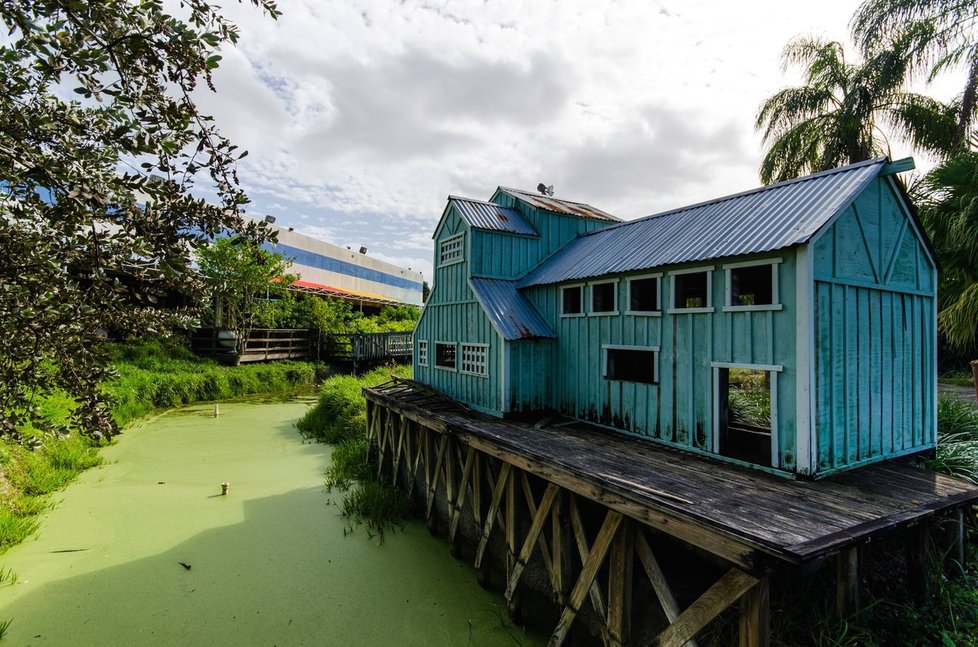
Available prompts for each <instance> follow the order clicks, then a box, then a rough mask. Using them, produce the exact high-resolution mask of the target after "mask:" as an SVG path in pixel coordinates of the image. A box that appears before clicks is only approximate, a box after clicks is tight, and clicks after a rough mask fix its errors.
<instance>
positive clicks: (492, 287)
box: [469, 278, 556, 341]
mask: <svg viewBox="0 0 978 647" xmlns="http://www.w3.org/2000/svg"><path fill="white" fill-rule="evenodd" d="M469 285H471V286H472V291H473V292H475V296H476V298H477V299H478V300H479V303H481V304H482V309H483V310H485V312H486V315H488V317H489V319H490V320H491V321H492V323H493V326H494V327H495V328H496V330H498V331H499V334H501V335H502V336H503V338H504V339H506V340H507V341H512V340H514V339H537V338H540V337H555V336H556V335H554V332H553V330H551V329H550V326H549V325H547V322H546V321H544V319H543V317H542V316H541V315H540V313H539V312H537V309H536V308H534V307H533V304H532V303H530V302H529V300H527V298H526V297H524V296H523V295H522V294H520V293H519V292H517V291H516V283H515V282H513V281H500V280H497V279H475V278H473V279H469Z"/></svg>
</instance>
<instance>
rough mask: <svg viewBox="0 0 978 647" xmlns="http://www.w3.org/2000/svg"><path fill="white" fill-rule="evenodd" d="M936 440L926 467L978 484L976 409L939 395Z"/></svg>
mask: <svg viewBox="0 0 978 647" xmlns="http://www.w3.org/2000/svg"><path fill="white" fill-rule="evenodd" d="M937 439H938V443H937V450H936V451H935V453H934V458H933V459H931V460H930V461H928V463H927V467H929V468H930V469H932V470H935V471H937V472H944V473H945V474H951V475H953V476H958V477H960V478H964V479H967V480H969V481H971V482H972V483H978V409H976V408H975V406H974V405H972V404H970V403H968V402H966V401H965V400H962V399H960V398H958V397H955V396H954V395H952V394H949V393H944V394H941V397H940V398H939V399H938V401H937Z"/></svg>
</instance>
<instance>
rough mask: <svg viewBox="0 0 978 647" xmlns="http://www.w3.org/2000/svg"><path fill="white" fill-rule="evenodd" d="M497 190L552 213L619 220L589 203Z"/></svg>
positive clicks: (502, 189) (500, 188) (612, 220)
mask: <svg viewBox="0 0 978 647" xmlns="http://www.w3.org/2000/svg"><path fill="white" fill-rule="evenodd" d="M499 190H500V191H502V192H504V193H508V194H510V195H511V196H513V197H514V198H519V199H520V200H523V201H524V202H528V203H530V204H531V205H533V206H534V207H537V208H538V209H546V210H547V211H552V212H554V213H567V214H571V215H573V216H581V217H582V218H594V219H596V220H609V221H611V222H621V218H616V217H615V216H613V215H611V214H610V213H605V212H604V211H601V209H598V208H596V207H592V206H591V205H589V204H584V203H583V202H571V201H570V200H560V199H558V198H551V197H548V196H545V195H540V194H539V193H531V192H529V191H520V190H519V189H508V188H506V187H504V186H501V187H499Z"/></svg>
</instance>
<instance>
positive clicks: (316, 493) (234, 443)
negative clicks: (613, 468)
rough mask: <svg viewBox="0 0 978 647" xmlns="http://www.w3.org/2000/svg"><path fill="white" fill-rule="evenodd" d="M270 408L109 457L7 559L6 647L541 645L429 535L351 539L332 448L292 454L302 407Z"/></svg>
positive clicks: (141, 441) (177, 428)
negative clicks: (327, 481)
mask: <svg viewBox="0 0 978 647" xmlns="http://www.w3.org/2000/svg"><path fill="white" fill-rule="evenodd" d="M222 405H223V403H222ZM192 408H193V407H192ZM275 408H276V407H264V406H261V407H258V406H251V405H241V404H238V405H234V406H228V415H227V417H224V416H222V417H221V418H218V419H217V420H216V421H214V423H215V424H213V425H212V424H207V423H206V421H204V424H202V421H201V420H200V419H198V418H194V417H188V416H187V415H186V414H180V415H173V414H172V413H171V414H167V415H165V416H162V417H160V418H159V419H157V420H156V421H154V422H153V423H151V424H148V425H147V426H145V427H143V428H142V429H140V430H139V432H138V433H137V434H134V435H133V436H132V437H130V438H127V439H125V440H123V441H120V443H119V445H118V446H113V448H110V449H112V450H116V451H115V453H116V454H118V456H116V457H115V458H116V459H117V460H116V462H114V463H113V464H111V465H109V466H107V467H105V468H103V469H101V470H96V471H94V472H89V473H87V474H86V475H85V477H86V478H83V480H82V481H81V482H79V483H78V484H76V485H74V486H72V487H71V488H69V490H68V491H66V492H65V501H64V503H63V504H62V505H61V506H59V508H57V509H56V510H54V511H53V512H52V513H51V514H49V515H48V517H46V518H45V520H44V524H43V526H42V529H41V533H40V536H39V538H38V539H37V540H36V541H33V542H28V543H25V544H23V545H22V546H18V547H16V548H14V549H12V550H11V551H10V552H9V553H8V554H7V555H4V556H3V557H0V562H6V563H7V565H8V566H9V567H10V568H12V569H13V570H14V571H16V572H17V573H18V574H19V576H20V579H21V581H22V582H23V583H18V584H16V585H13V586H8V587H2V588H0V608H2V609H3V611H2V612H0V620H3V619H8V618H12V619H13V624H12V625H11V627H10V630H9V632H8V634H7V636H6V640H5V642H4V644H8V643H9V644H11V645H13V644H16V645H175V644H181V645H189V644H200V645H394V644H396V645H469V644H471V645H516V644H526V645H530V644H538V642H539V641H538V640H536V639H533V638H530V637H527V636H524V635H523V634H522V633H521V632H520V630H518V629H516V628H514V627H512V625H510V624H509V623H508V621H506V620H505V606H504V604H503V601H502V599H501V598H500V597H498V596H497V595H496V594H493V593H490V592H487V591H484V590H482V589H480V588H479V587H478V585H477V584H476V577H475V573H474V570H473V569H472V568H471V566H470V565H468V564H464V563H462V562H458V561H456V560H454V559H452V558H451V557H450V556H449V555H448V550H447V547H446V546H445V544H444V542H442V541H440V540H439V539H437V538H434V537H431V536H430V535H428V533H427V531H426V530H425V528H424V527H423V525H422V524H419V523H416V522H411V523H408V524H407V525H406V526H405V529H404V532H398V533H394V534H392V535H390V536H389V537H388V538H387V541H386V542H385V543H384V544H383V545H380V544H379V543H378V542H377V541H376V540H370V539H369V538H368V537H367V536H366V533H365V532H360V531H358V532H355V533H353V534H349V535H348V534H347V533H346V532H344V528H345V527H346V525H347V524H346V520H345V519H343V518H342V517H340V516H339V514H338V510H337V508H336V507H335V506H331V505H328V498H329V497H328V496H327V495H326V494H324V493H323V491H322V487H321V485H320V483H321V469H322V467H323V466H325V464H326V461H327V459H328V451H329V450H328V448H326V447H324V446H322V445H315V444H311V443H310V444H306V445H302V444H301V438H300V436H299V435H298V432H296V430H295V429H294V428H293V425H292V421H293V420H294V419H295V417H296V415H300V414H301V412H302V407H301V406H299V407H297V406H295V405H279V406H278V407H277V408H278V409H279V410H278V411H275V412H272V415H269V409H275ZM222 411H223V407H222ZM249 423H250V424H249ZM256 424H257V425H260V426H261V427H262V429H261V430H259V431H257V432H256V431H255V430H254V429H253V428H252V427H253V426H254V425H256ZM202 432H207V433H202ZM269 432H272V433H269ZM215 437H216V438H215ZM223 478H226V479H227V480H229V481H230V482H231V487H230V491H229V493H228V495H227V496H221V495H220V494H215V492H219V481H220V480H221V479H223ZM55 551H69V552H55ZM185 565H186V566H185ZM188 567H189V568H188Z"/></svg>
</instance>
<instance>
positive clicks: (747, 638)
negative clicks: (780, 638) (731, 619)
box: [740, 577, 771, 647]
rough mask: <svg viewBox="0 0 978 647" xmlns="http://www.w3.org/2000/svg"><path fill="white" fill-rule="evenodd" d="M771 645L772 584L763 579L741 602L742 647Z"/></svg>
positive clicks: (765, 646)
mask: <svg viewBox="0 0 978 647" xmlns="http://www.w3.org/2000/svg"><path fill="white" fill-rule="evenodd" d="M770 644H771V583H770V581H769V580H768V578H766V577H764V578H761V579H760V580H759V581H758V582H757V584H755V585H754V588H752V589H751V590H749V591H747V593H745V594H744V597H742V598H741V600H740V647H768V646H769V645H770Z"/></svg>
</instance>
